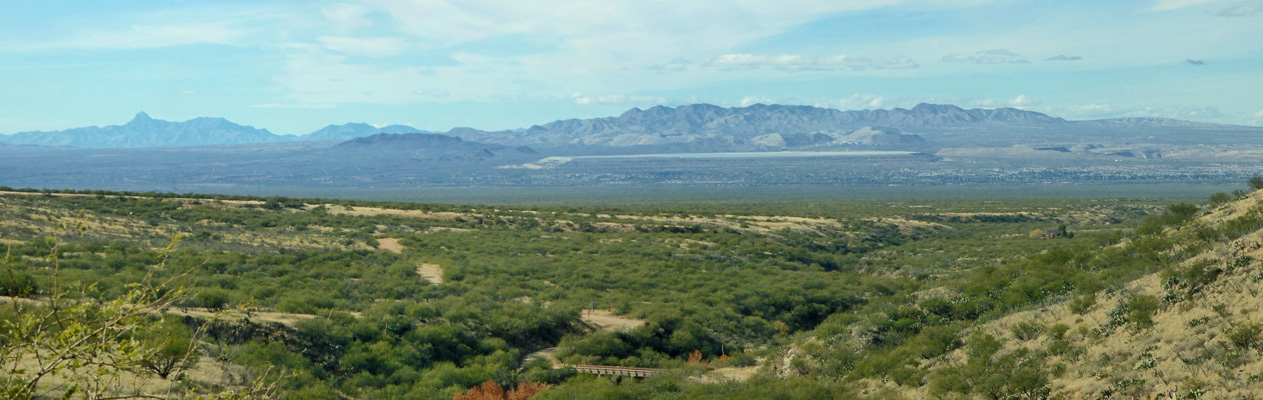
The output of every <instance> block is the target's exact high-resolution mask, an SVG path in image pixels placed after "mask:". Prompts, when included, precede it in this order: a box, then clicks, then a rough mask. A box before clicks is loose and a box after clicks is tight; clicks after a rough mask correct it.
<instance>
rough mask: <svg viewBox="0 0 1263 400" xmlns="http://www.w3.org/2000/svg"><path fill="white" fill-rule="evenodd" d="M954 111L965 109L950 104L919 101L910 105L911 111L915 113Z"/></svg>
mask: <svg viewBox="0 0 1263 400" xmlns="http://www.w3.org/2000/svg"><path fill="white" fill-rule="evenodd" d="M956 111H965V110H964V109H961V108H960V107H957V106H954V105H951V104H929V103H921V104H917V105H916V107H912V112H913V113H916V114H945V113H950V112H956Z"/></svg>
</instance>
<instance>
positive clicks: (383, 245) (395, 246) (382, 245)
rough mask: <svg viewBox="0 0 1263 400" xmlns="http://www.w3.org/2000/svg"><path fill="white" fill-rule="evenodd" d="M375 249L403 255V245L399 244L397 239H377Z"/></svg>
mask: <svg viewBox="0 0 1263 400" xmlns="http://www.w3.org/2000/svg"><path fill="white" fill-rule="evenodd" d="M377 248H379V249H382V250H386V251H389V252H391V253H395V254H399V253H403V245H400V244H399V239H395V238H381V239H377Z"/></svg>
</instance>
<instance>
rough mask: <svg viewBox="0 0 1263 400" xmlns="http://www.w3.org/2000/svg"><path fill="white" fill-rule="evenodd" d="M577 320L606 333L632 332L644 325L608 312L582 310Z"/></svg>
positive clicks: (643, 322) (642, 322) (635, 320)
mask: <svg viewBox="0 0 1263 400" xmlns="http://www.w3.org/2000/svg"><path fill="white" fill-rule="evenodd" d="M579 319H582V320H583V322H587V323H589V324H591V325H592V326H594V327H596V328H597V329H599V330H602V331H606V332H613V331H626V330H632V329H635V328H637V327H639V326H641V325H644V324H645V321H644V320H639V319H630V318H623V317H620V316H617V315H614V314H612V313H610V312H609V310H594V309H587V310H583V312H582V313H580V314H579Z"/></svg>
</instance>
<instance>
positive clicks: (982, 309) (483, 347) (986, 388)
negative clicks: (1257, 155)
mask: <svg viewBox="0 0 1263 400" xmlns="http://www.w3.org/2000/svg"><path fill="white" fill-rule="evenodd" d="M71 194H73V196H71ZM0 201H3V202H4V204H6V205H13V206H14V207H6V208H3V209H0V235H3V236H0V238H3V239H4V244H5V245H6V246H8V247H10V248H11V249H12V250H11V251H12V254H13V256H12V257H11V259H12V260H13V262H12V264H11V265H12V267H13V276H14V278H13V279H10V280H9V281H10V283H9V284H6V285H7V286H0V290H4V291H5V293H12V294H17V295H18V296H26V297H29V298H35V299H40V298H45V297H47V296H48V294H49V293H50V290H52V288H53V287H54V285H53V283H54V282H53V281H52V280H49V279H47V278H45V277H44V275H43V274H42V273H41V271H45V270H46V269H47V268H49V267H50V266H51V265H50V264H49V261H48V259H47V258H46V256H47V255H49V254H53V253H56V254H57V257H58V258H59V260H60V261H59V262H60V263H61V266H60V271H61V275H60V279H61V281H60V282H66V283H81V284H84V285H95V286H94V289H93V290H92V291H90V292H88V293H86V294H85V295H84V297H85V298H91V299H94V301H107V300H109V299H115V298H118V297H119V296H121V295H124V294H126V293H127V291H128V287H129V286H127V285H128V284H129V283H131V282H136V281H138V280H139V279H140V278H142V277H143V276H145V274H146V273H148V272H147V270H146V269H145V268H142V266H145V265H153V264H154V263H155V262H157V261H159V260H165V261H164V262H165V263H166V264H165V265H167V268H166V269H164V271H160V272H155V275H154V276H155V278H158V279H166V278H170V277H171V276H172V274H173V272H171V271H186V270H187V271H188V273H187V274H186V275H185V276H184V277H183V278H181V279H182V280H181V281H180V282H181V284H183V285H185V286H186V287H187V291H186V292H185V294H186V295H185V296H183V297H182V298H181V299H180V300H179V301H175V302H172V303H170V304H169V308H168V310H169V311H170V312H172V313H175V314H178V315H180V316H181V317H179V318H178V319H179V320H180V322H183V325H184V326H185V327H186V328H187V329H189V331H187V332H188V333H190V335H192V336H196V335H197V334H196V332H198V330H199V329H201V330H202V331H203V332H204V333H203V334H201V335H202V336H200V337H201V339H199V340H198V341H197V342H198V343H200V345H197V346H193V347H195V348H198V349H200V352H199V353H198V356H197V357H196V363H193V364H194V365H197V366H201V365H223V366H226V367H224V368H223V369H225V370H232V371H235V372H233V375H234V378H233V379H234V380H235V381H236V382H237V384H238V386H239V387H248V386H250V385H248V384H249V382H248V381H247V382H245V383H246V385H241V377H242V376H246V377H249V376H257V375H261V374H262V373H263V372H264V371H267V370H268V368H269V367H271V368H273V369H274V371H275V372H276V373H280V374H282V376H283V377H284V378H283V379H280V380H277V381H276V382H277V383H276V385H277V386H276V389H277V390H279V391H282V392H283V393H285V394H286V395H288V396H295V397H301V398H330V399H333V398H346V397H351V398H422V399H426V398H433V399H438V398H442V399H450V398H454V397H455V396H457V395H463V396H484V395H486V394H487V393H492V394H491V395H492V396H493V397H494V396H495V394H496V393H500V394H505V395H506V396H507V393H510V392H512V391H513V390H515V388H519V387H522V385H527V386H530V387H535V386H532V385H547V389H545V390H543V391H541V392H538V393H537V394H535V398H594V397H595V398H601V397H612V398H767V397H770V396H779V397H782V398H837V397H838V396H844V397H845V396H850V397H870V398H895V397H899V396H904V395H908V394H909V393H921V394H928V393H930V392H933V393H936V394H942V395H943V396H949V397H950V396H965V397H991V396H1001V397H1023V396H1026V397H1040V396H1045V395H1049V394H1050V392H1049V390H1051V388H1052V387H1053V386H1055V385H1053V384H1052V383H1051V382H1056V381H1057V380H1058V379H1061V378H1059V377H1062V376H1069V374H1072V372H1067V371H1071V370H1073V369H1074V367H1075V363H1080V362H1085V360H1089V359H1092V360H1096V359H1097V358H1095V357H1096V354H1089V347H1090V346H1089V341H1090V340H1095V339H1093V338H1106V339H1108V338H1109V337H1118V336H1122V335H1127V334H1130V333H1128V332H1131V331H1133V330H1151V329H1154V328H1152V327H1150V328H1144V326H1145V325H1146V324H1145V323H1144V321H1143V318H1142V317H1141V315H1140V314H1135V313H1134V311H1136V310H1141V311H1143V312H1144V313H1145V314H1147V315H1149V317H1150V318H1151V322H1153V321H1155V319H1156V318H1157V317H1156V315H1158V314H1159V313H1163V312H1168V310H1172V309H1178V307H1173V306H1171V305H1170V303H1169V302H1167V301H1166V297H1165V295H1158V296H1153V295H1152V294H1150V293H1141V294H1137V296H1135V297H1139V296H1141V295H1149V296H1151V297H1152V298H1153V300H1154V301H1155V302H1156V304H1157V305H1158V308H1156V309H1150V308H1149V307H1150V306H1151V305H1152V304H1150V303H1143V304H1142V303H1137V304H1134V305H1133V304H1131V303H1127V305H1128V308H1127V309H1126V310H1124V311H1125V312H1124V313H1123V320H1124V321H1125V323H1124V324H1123V325H1120V326H1123V327H1125V328H1126V329H1122V330H1119V332H1118V333H1113V334H1112V335H1113V336H1110V335H1105V334H1104V332H1098V333H1095V334H1094V333H1093V332H1092V331H1091V330H1092V328H1099V325H1091V326H1089V323H1088V322H1086V321H1088V320H1092V319H1093V318H1097V317H1096V315H1097V314H1103V313H1107V312H1108V311H1109V310H1113V309H1115V308H1116V306H1117V304H1116V298H1117V297H1118V295H1119V293H1121V292H1123V291H1122V288H1123V286H1125V285H1126V283H1127V282H1129V281H1131V280H1134V279H1136V278H1138V277H1141V276H1144V275H1146V274H1151V273H1153V272H1155V271H1159V270H1163V269H1170V270H1172V271H1176V270H1177V269H1178V268H1183V265H1184V264H1182V263H1183V260H1185V259H1187V258H1188V257H1190V256H1191V255H1194V254H1199V252H1202V251H1204V250H1205V249H1207V248H1210V247H1213V246H1214V245H1215V244H1216V243H1219V242H1220V241H1222V240H1224V239H1225V238H1227V237H1231V236H1233V235H1236V237H1240V236H1242V235H1246V234H1248V233H1249V232H1245V233H1240V232H1238V231H1237V230H1226V229H1224V228H1223V226H1225V225H1221V224H1207V223H1202V222H1200V220H1199V217H1198V216H1199V215H1202V213H1203V211H1202V210H1201V209H1200V208H1197V207H1196V206H1193V209H1190V208H1189V207H1188V206H1184V205H1177V206H1169V207H1168V206H1161V205H1157V204H1151V203H1150V204H1145V203H1124V202H1113V201H1087V200H1061V202H1060V203H1057V201H1032V200H1022V201H1014V202H1003V201H998V202H994V203H987V204H983V205H979V204H978V203H977V202H959V203H952V202H949V201H941V202H928V204H922V203H916V204H905V203H898V202H892V203H883V204H867V203H866V204H859V203H818V204H808V205H803V204H787V203H785V204H779V203H769V204H735V203H716V204H706V203H702V204H697V205H687V206H679V207H676V208H671V207H664V206H636V207H613V206H589V207H530V208H516V209H515V208H511V207H484V206H454V205H427V204H406V203H374V202H355V201H333V200H322V199H292V198H245V197H215V196H205V197H203V196H196V195H167V194H119V193H87V194H84V193H62V194H57V193H50V194H49V195H48V196H43V195H35V196H32V195H0ZM17 210H26V211H17ZM1242 215H1250V214H1248V213H1247V214H1242ZM75 218H82V219H85V220H87V221H88V223H89V225H92V226H93V229H90V230H87V231H75V232H67V233H66V234H65V235H63V237H64V239H62V241H61V242H60V243H59V244H58V245H57V246H56V249H53V248H52V247H50V246H49V244H48V243H47V242H46V241H44V239H43V238H44V237H45V236H47V235H46V233H48V232H52V231H53V229H54V227H55V226H57V225H58V224H61V223H63V222H65V221H69V220H73V219H75ZM1234 220H1237V221H1238V222H1237V223H1236V224H1237V225H1236V226H1238V227H1239V228H1234V229H1238V230H1247V229H1249V227H1250V226H1252V225H1251V222H1250V221H1249V220H1240V219H1239V218H1237V219H1234ZM1061 225H1066V226H1067V227H1068V228H1067V230H1072V231H1074V232H1076V234H1075V235H1074V236H1073V237H1072V238H1069V237H1061V238H1057V239H1035V238H1029V237H1028V235H1027V233H1028V232H1031V231H1032V230H1034V229H1052V227H1060V226H1061ZM1135 227H1141V228H1143V229H1136V230H1132V228H1135ZM1238 233H1240V234H1238ZM171 234H183V235H185V237H186V238H185V239H184V240H183V241H182V244H181V246H180V247H178V248H175V249H172V250H170V251H165V250H163V248H164V247H165V244H166V243H165V242H166V241H169V237H170V235H171ZM382 239H391V240H390V241H386V240H382ZM1233 240H1235V237H1234V239H1233ZM372 243H378V244H380V243H398V244H399V247H398V248H396V250H398V251H399V252H398V253H396V252H393V251H384V250H378V249H375V248H374V247H375V246H373V245H372ZM422 263H425V264H429V265H440V266H441V267H442V271H443V272H442V275H443V278H444V279H443V283H441V284H433V283H430V282H429V281H427V280H425V279H423V278H422V277H421V276H419V275H418V273H417V270H418V266H419V265H421V264H422ZM1238 264H1243V265H1241V266H1238V267H1237V268H1236V269H1237V270H1239V271H1245V270H1248V269H1249V268H1251V266H1252V265H1253V264H1252V261H1241V262H1238ZM1208 265H1210V264H1208ZM1215 265H1218V264H1215ZM1224 265H1225V266H1226V265H1227V264H1224ZM1176 272H1179V271H1176ZM1176 275H1179V274H1176ZM1181 276H1184V275H1181ZM1210 284H1213V281H1212V283H1210ZM1203 287H1205V285H1203ZM1203 291H1204V290H1203ZM1066 301H1070V302H1071V303H1072V306H1073V305H1074V304H1078V306H1077V307H1072V310H1073V312H1068V313H1067V314H1070V315H1075V316H1076V317H1075V318H1084V319H1085V322H1083V323H1075V322H1074V321H1073V320H1068V321H1058V322H1057V323H1052V322H1044V321H1041V320H1035V319H1032V320H1031V321H1029V322H1028V323H1010V322H1011V321H1010V320H1009V319H1006V318H1008V317H1009V316H1011V315H1014V314H1015V313H1029V312H1036V311H1038V310H1041V309H1043V308H1048V307H1053V306H1055V305H1058V304H1061V303H1063V302H1066ZM242 307H245V308H247V309H248V310H250V312H249V313H246V314H244V315H242V317H241V318H235V319H233V320H231V321H219V322H216V323H209V322H206V321H204V320H202V318H203V317H201V316H203V315H207V314H213V313H214V312H215V311H216V310H233V309H239V308H242ZM1232 308H1233V310H1229V311H1232V312H1234V313H1238V314H1239V313H1240V312H1239V310H1236V308H1239V307H1238V306H1235V305H1234V306H1232ZM592 309H597V310H601V311H602V312H604V313H606V314H609V315H613V316H617V317H619V318H625V319H635V320H637V321H643V323H642V324H638V325H636V326H634V327H630V328H626V329H616V330H611V331H594V329H593V328H594V327H593V326H591V325H589V324H588V323H586V322H584V320H583V319H581V315H582V313H583V312H585V311H584V310H592ZM1144 310H1148V311H1144ZM1133 314H1135V315H1133ZM1198 316H1200V314H1199V315H1198ZM1129 318H1130V319H1129ZM172 321H173V320H166V321H163V322H161V323H152V324H150V325H152V327H153V328H154V332H155V333H154V334H155V335H158V334H161V335H165V336H166V337H170V338H174V339H173V340H170V341H165V342H163V343H165V344H169V345H170V346H167V347H166V348H165V349H164V351H166V352H167V353H169V354H175V353H178V352H179V351H180V350H181V349H182V348H183V347H182V346H183V343H185V342H184V341H183V340H182V338H183V337H184V334H185V333H186V332H185V331H181V330H179V329H177V328H176V326H177V325H179V324H174V323H173V322H172ZM1000 322H1003V323H1004V324H1003V325H997V326H999V328H996V329H990V330H986V329H987V328H985V327H988V326H992V325H990V324H993V323H1000ZM1017 322H1022V321H1017ZM1181 324H1184V325H1186V324H1185V322H1184V321H1181ZM1211 324H1214V322H1211ZM1214 329H1216V331H1215V332H1219V333H1220V334H1222V335H1225V336H1227V335H1228V334H1227V333H1225V332H1224V331H1223V330H1222V329H1223V327H1221V326H1218V325H1215V326H1214ZM1085 331H1086V333H1084V332H1085ZM1093 335H1096V336H1093ZM1247 336H1248V335H1247ZM137 338H138V340H141V339H143V338H144V336H137ZM146 340H147V339H146ZM996 343H998V344H999V345H998V346H999V348H998V349H994V350H992V348H993V347H995V346H997V345H996ZM1225 343H1227V342H1225ZM1229 346H1231V349H1232V350H1239V349H1241V347H1240V346H1236V345H1235V344H1229ZM554 347H555V348H556V349H555V350H556V352H555V358H556V359H557V361H558V362H559V363H560V364H561V365H560V368H553V365H552V362H551V361H550V360H545V359H542V358H532V360H533V361H529V362H526V361H525V360H526V359H527V355H528V354H532V353H535V352H536V351H539V350H544V349H550V348H554ZM1018 347H1023V348H1027V350H1025V352H1019V351H1015V350H1014V349H1016V348H1018ZM1154 354H1155V357H1154V358H1153V359H1155V360H1157V359H1158V358H1161V357H1158V356H1156V354H1158V353H1157V352H1155V353H1154ZM1200 354H1201V353H1198V355H1194V356H1193V357H1199V356H1200ZM1215 354H1218V353H1215ZM1116 358H1117V357H1116ZM1133 358H1135V357H1132V358H1129V359H1128V360H1127V361H1126V362H1127V363H1128V366H1127V368H1128V371H1133V370H1135V368H1134V366H1135V365H1136V363H1140V362H1143V361H1144V360H1134V359H1133ZM170 360H171V359H170V358H168V359H167V360H166V361H161V362H152V363H151V365H152V368H157V369H159V370H163V369H165V368H166V367H167V366H169V365H174V364H172V363H170V362H169V361H170ZM1043 360H1056V362H1044V361H1043ZM157 361H160V360H157ZM691 361H693V362H692V363H690V362H691ZM574 363H601V364H610V365H622V366H636V367H652V368H664V369H665V372H664V373H662V374H660V375H659V376H656V377H654V378H650V379H647V380H645V381H643V382H631V381H624V382H623V383H622V384H616V383H615V382H613V381H612V380H610V379H607V378H597V377H591V376H584V375H577V374H575V373H574V372H573V371H571V370H568V369H567V368H565V367H564V365H566V364H574ZM707 364H709V366H707ZM1160 365H1161V364H1160V362H1159V364H1158V367H1155V368H1153V369H1146V370H1143V371H1144V372H1151V371H1157V370H1160V369H1161V367H1160ZM945 366H953V367H954V368H956V369H957V370H960V371H969V372H971V373H986V374H990V375H987V377H996V378H994V379H984V378H986V377H976V376H974V375H968V376H966V375H960V374H957V375H953V374H952V373H950V372H944V371H945V369H944V367H945ZM152 368H151V369H150V371H151V372H150V373H151V374H155V375H156V374H157V373H158V372H159V371H154V370H153V369H152ZM172 368H174V366H173V367H172ZM712 369H713V370H715V371H719V370H724V369H748V370H743V371H745V372H744V375H742V378H741V379H742V380H739V381H730V382H727V383H721V382H710V381H704V382H699V381H698V380H696V378H695V377H691V376H692V372H694V371H697V372H707V371H710V370H712ZM181 373H182V371H175V370H172V371H170V372H168V373H167V375H168V377H169V378H170V377H178V376H179V375H180V374H181ZM707 373H709V372H707ZM273 376H275V375H273ZM1120 379H1123V378H1120ZM1145 379H1151V380H1152V379H1155V378H1152V377H1148V378H1145ZM488 382H491V385H493V386H489V385H488V384H487V383H488ZM962 382H963V383H962ZM1120 382H1121V381H1120ZM1131 385H1132V386H1127V387H1128V388H1134V387H1136V385H1134V384H1131ZM475 388H478V389H476V390H475ZM496 388H499V390H500V392H497V391H496ZM1128 390H1131V389H1128Z"/></svg>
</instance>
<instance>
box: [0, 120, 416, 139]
mask: <svg viewBox="0 0 1263 400" xmlns="http://www.w3.org/2000/svg"><path fill="white" fill-rule="evenodd" d="M380 133H432V132H426V131H422V130H418V129H416V128H413V127H410V126H405V125H390V126H386V127H382V128H377V127H374V126H372V125H369V124H363V123H348V124H343V125H329V126H326V127H324V128H321V129H320V130H318V131H315V132H312V133H309V134H306V135H302V136H292V135H277V134H274V133H272V132H268V130H267V129H258V128H255V127H252V126H244V125H238V124H235V123H232V122H230V121H228V120H226V119H223V118H205V117H203V118H194V119H191V120H188V121H184V122H172V121H164V120H160V119H153V118H151V117H149V114H146V113H143V112H142V113H139V114H136V117H135V118H132V120H131V121H130V122H128V123H126V124H123V125H109V126H89V127H83V128H73V129H67V130H64V131H51V132H40V131H36V132H21V133H16V134H13V135H0V144H11V145H35V146H59V147H84V148H129V147H184V146H210V145H225V144H259V143H280V142H291V141H344V140H348V139H354V138H360V137H366V136H372V135H376V134H380Z"/></svg>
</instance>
